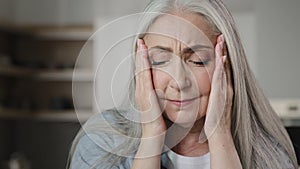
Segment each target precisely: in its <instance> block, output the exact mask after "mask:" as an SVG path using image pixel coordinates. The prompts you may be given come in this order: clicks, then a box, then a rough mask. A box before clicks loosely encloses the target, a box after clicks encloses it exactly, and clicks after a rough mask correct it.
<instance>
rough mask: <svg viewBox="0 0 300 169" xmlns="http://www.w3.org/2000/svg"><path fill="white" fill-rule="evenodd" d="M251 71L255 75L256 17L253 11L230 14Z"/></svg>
mask: <svg viewBox="0 0 300 169" xmlns="http://www.w3.org/2000/svg"><path fill="white" fill-rule="evenodd" d="M232 15H233V17H234V20H235V22H236V25H237V28H238V32H239V34H240V37H241V41H242V43H243V45H244V48H245V52H246V55H247V59H248V61H249V64H250V67H251V68H252V71H253V72H254V73H255V74H257V64H256V62H257V46H256V40H257V37H256V15H255V13H254V12H253V11H248V12H243V13H242V12H238V13H235V12H233V13H232Z"/></svg>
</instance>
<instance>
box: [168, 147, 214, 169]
mask: <svg viewBox="0 0 300 169" xmlns="http://www.w3.org/2000/svg"><path fill="white" fill-rule="evenodd" d="M166 155H167V158H166V162H165V167H166V168H167V169H210V153H207V154H204V155H202V156H199V157H186V156H182V155H179V154H176V153H175V152H173V151H172V150H170V151H168V152H167V154H166Z"/></svg>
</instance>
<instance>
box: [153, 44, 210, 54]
mask: <svg viewBox="0 0 300 169" xmlns="http://www.w3.org/2000/svg"><path fill="white" fill-rule="evenodd" d="M153 49H160V50H163V51H167V52H173V49H172V48H169V47H164V46H159V45H158V46H154V47H151V48H150V49H149V50H153ZM199 49H212V47H211V46H206V45H200V44H198V45H194V46H191V47H186V48H184V49H183V51H182V53H192V52H194V51H196V50H199Z"/></svg>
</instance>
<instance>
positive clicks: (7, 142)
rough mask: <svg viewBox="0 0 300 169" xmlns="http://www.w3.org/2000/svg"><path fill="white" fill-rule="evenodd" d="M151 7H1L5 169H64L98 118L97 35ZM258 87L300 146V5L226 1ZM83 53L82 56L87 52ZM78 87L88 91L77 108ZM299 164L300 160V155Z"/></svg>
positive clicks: (0, 146)
mask: <svg viewBox="0 0 300 169" xmlns="http://www.w3.org/2000/svg"><path fill="white" fill-rule="evenodd" d="M148 2H149V0H123V1H122V0H119V1H117V0H110V1H107V0H84V1H83V0H0V169H8V168H10V169H19V168H24V169H25V168H26V169H29V168H30V169H63V168H65V165H66V161H67V156H68V151H69V148H70V145H71V142H72V140H73V139H74V136H75V135H76V133H77V132H78V130H79V129H80V127H81V122H82V123H84V122H85V121H86V120H87V119H88V117H90V116H91V115H92V114H93V109H94V104H93V97H94V96H93V92H92V86H93V74H92V72H93V71H94V69H95V68H94V66H93V65H94V61H95V60H97V58H96V56H95V55H94V51H95V48H97V45H94V44H95V43H94V42H93V40H89V41H88V43H87V44H86V46H85V48H84V51H83V53H84V57H83V59H82V60H81V61H80V64H78V65H76V68H77V76H76V78H74V79H73V69H74V67H75V62H76V59H77V56H78V55H79V53H80V51H81V48H82V47H83V46H84V44H85V43H86V42H87V40H88V39H89V37H90V35H91V34H92V33H93V32H94V31H95V30H96V29H97V28H98V27H99V25H104V24H105V23H106V22H107V21H110V20H112V19H114V18H118V17H121V16H124V15H126V14H132V13H136V12H141V11H142V10H143V8H144V7H145V5H146V4H147V3H148ZM224 2H225V3H226V4H227V6H228V7H229V9H230V10H231V12H232V14H233V16H234V18H235V20H236V23H237V27H238V28H239V32H240V35H241V38H242V41H243V43H244V45H245V50H246V53H247V56H248V59H249V63H250V66H251V67H252V69H253V72H254V73H255V75H256V77H257V79H258V81H259V83H260V84H261V86H262V88H263V90H264V91H265V93H266V95H267V96H268V97H269V99H270V101H271V103H272V105H273V106H274V109H275V110H276V112H277V113H278V115H279V116H280V117H281V119H282V121H283V123H284V125H285V126H286V128H287V130H288V132H289V134H290V136H291V138H292V140H293V143H294V146H295V148H296V151H297V153H298V154H299V147H300V146H299V145H300V138H299V137H300V76H299V74H300V66H299V65H298V64H299V63H300V56H299V49H300V43H299V39H300V35H299V33H298V31H299V30H300V17H299V16H300V11H299V8H300V1H299V0H286V1H282V0H251V1H249V0H224ZM81 52H82V51H81ZM72 80H73V82H74V83H76V89H78V90H79V91H81V93H80V95H81V97H80V100H76V102H77V103H76V108H77V109H78V116H77V115H76V114H75V111H74V103H73V100H72ZM298 157H299V155H298Z"/></svg>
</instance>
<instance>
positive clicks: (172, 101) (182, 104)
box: [166, 97, 199, 107]
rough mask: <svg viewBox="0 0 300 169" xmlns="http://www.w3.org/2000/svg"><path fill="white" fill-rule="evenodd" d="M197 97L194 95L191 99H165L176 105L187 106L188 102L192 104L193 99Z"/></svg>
mask: <svg viewBox="0 0 300 169" xmlns="http://www.w3.org/2000/svg"><path fill="white" fill-rule="evenodd" d="M198 98H199V97H194V98H191V99H184V100H172V99H166V100H167V101H168V102H170V103H171V104H173V105H175V106H178V107H183V106H187V105H189V104H192V103H193V101H195V100H196V99H198Z"/></svg>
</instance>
